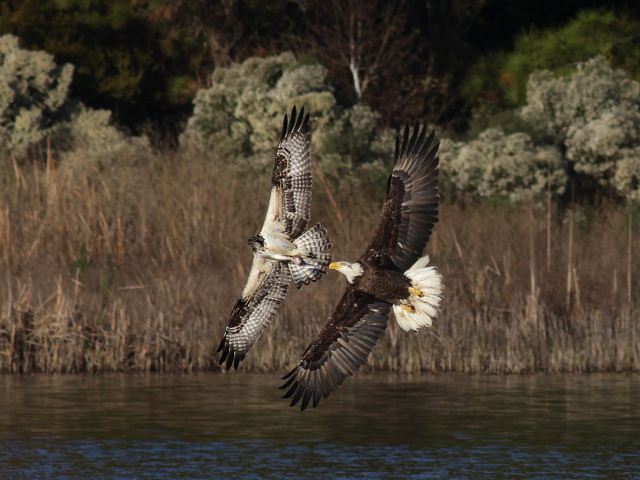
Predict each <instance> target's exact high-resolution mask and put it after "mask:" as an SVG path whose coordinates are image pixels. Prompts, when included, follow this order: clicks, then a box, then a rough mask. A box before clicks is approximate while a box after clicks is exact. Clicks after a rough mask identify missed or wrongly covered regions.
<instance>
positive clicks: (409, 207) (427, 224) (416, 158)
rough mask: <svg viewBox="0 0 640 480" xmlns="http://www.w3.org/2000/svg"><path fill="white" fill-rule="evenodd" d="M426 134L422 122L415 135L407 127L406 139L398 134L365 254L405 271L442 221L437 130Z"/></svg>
mask: <svg viewBox="0 0 640 480" xmlns="http://www.w3.org/2000/svg"><path fill="white" fill-rule="evenodd" d="M425 137H426V127H423V128H422V129H420V125H419V124H416V126H415V127H414V129H413V133H412V134H410V131H409V127H405V130H404V135H403V137H402V140H400V138H398V137H396V149H395V155H394V167H393V171H392V172H391V175H389V179H388V180H387V194H386V198H385V200H384V205H383V207H382V218H381V219H380V222H379V224H378V226H377V228H376V230H375V232H374V234H373V238H372V240H371V243H370V244H369V246H368V247H367V250H366V252H365V254H364V257H365V258H369V259H372V258H375V257H377V258H378V259H379V263H380V265H381V266H386V267H387V268H388V267H389V262H391V263H392V264H393V265H395V266H396V267H397V268H398V269H399V270H400V271H402V272H404V271H406V270H407V269H408V268H409V267H410V266H411V265H413V263H414V262H415V261H416V260H417V259H418V258H420V257H421V256H422V251H423V250H424V247H425V245H426V244H427V241H428V240H429V236H430V235H431V231H432V230H433V226H434V225H435V224H436V222H437V221H438V205H439V203H440V194H439V191H438V162H439V158H438V147H439V143H438V140H437V139H436V137H435V133H431V135H429V137H427V138H425Z"/></svg>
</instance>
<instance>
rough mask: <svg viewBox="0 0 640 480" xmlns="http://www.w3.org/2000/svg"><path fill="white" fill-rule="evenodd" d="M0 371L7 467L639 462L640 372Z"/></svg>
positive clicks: (573, 469) (315, 473) (635, 469)
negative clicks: (292, 390) (289, 398)
mask: <svg viewBox="0 0 640 480" xmlns="http://www.w3.org/2000/svg"><path fill="white" fill-rule="evenodd" d="M277 385H278V380H277V377H276V376H275V375H263V376H258V375H244V374H237V373H234V374H219V375H215V374H206V375H205V374H203V375H191V376H181V375H149V376H138V375H108V376H98V377H88V376H87V377H82V376H54V377H49V376H33V377H19V376H5V377H0V479H5V478H6V479H29V480H31V479H40V478H42V479H44V478H47V479H49V478H56V479H58V478H60V479H67V478H68V479H97V478H114V479H120V478H122V479H134V478H135V479H177V478H189V479H200V478H202V479H204V478H255V479H261V478H276V479H283V478H303V479H304V478H309V479H312V478H313V479H315V478H345V479H346V478H358V479H376V478H379V479H387V478H403V479H404V478H409V479H411V478H415V479H418V478H420V479H422V478H541V479H542V478H545V479H547V478H640V377H639V376H637V375H583V376H548V375H540V376H531V377H515V376H513V377H500V376H463V375H460V376H458V375H442V376H413V377H402V376H377V375H376V376H366V375H358V376H356V377H355V378H353V379H350V380H349V381H348V383H347V384H345V385H344V386H343V387H341V388H340V389H339V391H338V393H337V394H335V395H334V396H332V397H331V398H329V399H328V400H324V401H323V402H321V403H320V407H319V408H317V409H315V410H313V409H308V410H306V411H305V412H300V411H299V410H294V409H291V408H288V404H287V403H286V401H284V400H281V399H280V394H281V393H282V392H280V391H279V390H277V389H275V388H274V387H275V386H277Z"/></svg>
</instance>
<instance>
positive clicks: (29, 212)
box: [0, 155, 640, 373]
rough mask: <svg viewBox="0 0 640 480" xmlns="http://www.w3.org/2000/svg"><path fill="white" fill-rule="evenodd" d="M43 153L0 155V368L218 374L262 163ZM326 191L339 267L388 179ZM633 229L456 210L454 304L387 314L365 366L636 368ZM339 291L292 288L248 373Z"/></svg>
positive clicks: (434, 252) (278, 357)
mask: <svg viewBox="0 0 640 480" xmlns="http://www.w3.org/2000/svg"><path fill="white" fill-rule="evenodd" d="M49 160H50V161H49V162H46V165H47V166H46V167H42V171H41V167H38V166H37V164H27V165H18V164H17V163H16V162H14V161H9V160H7V161H5V159H0V175H1V176H0V371H5V372H104V371H193V370H207V369H216V368H217V366H216V358H215V353H214V352H215V347H216V346H217V342H218V341H219V338H220V335H221V333H222V330H223V328H224V326H225V325H226V321H227V318H228V314H229V312H230V310H231V307H232V306H233V303H234V302H235V300H236V298H237V296H238V294H239V292H240V290H241V289H242V286H243V284H244V281H245V279H246V275H247V270H248V268H249V265H250V258H251V252H250V249H249V248H248V246H247V244H246V238H247V237H248V236H249V235H252V234H254V233H255V232H256V231H257V230H258V229H259V228H260V226H261V222H262V216H263V214H264V211H265V206H266V202H267V196H268V178H269V174H268V172H266V171H265V172H263V173H262V174H259V175H258V174H256V173H255V172H249V171H242V170H241V169H233V168H230V167H225V166H221V165H220V163H218V162H214V161H204V160H195V159H190V158H186V157H181V156H172V155H162V156H159V158H155V159H139V160H138V161H132V162H130V163H129V164H127V165H120V166H118V167H117V168H115V167H114V168H112V169H110V170H108V171H106V172H93V173H90V174H87V173H79V172H74V171H70V170H69V171H64V170H59V171H56V169H55V162H53V161H51V158H50V159H49ZM3 162H4V163H3ZM2 165H5V166H6V167H2ZM3 168H4V169H3ZM323 180H325V179H323ZM316 187H317V188H316V190H315V194H316V198H315V201H314V202H315V203H314V206H313V213H314V218H313V220H314V221H320V222H322V223H323V224H325V225H326V226H327V227H328V229H329V231H330V232H331V233H332V236H333V240H334V245H335V247H334V249H333V253H334V256H335V258H336V259H353V258H354V257H356V256H357V255H358V254H359V253H360V251H361V250H362V249H363V248H364V246H365V245H366V242H367V241H368V238H369V235H370V234H371V232H372V228H373V226H374V224H375V222H376V221H377V218H378V214H379V209H380V202H381V199H382V194H383V192H382V190H383V185H380V187H379V189H378V190H379V194H378V195H377V196H376V197H375V198H371V197H370V196H369V195H367V196H366V198H363V197H361V195H360V192H362V191H371V189H370V188H369V189H363V188H359V186H358V184H357V181H356V180H352V181H345V182H343V183H342V184H341V185H339V186H337V187H336V186H334V185H329V184H328V183H327V181H326V180H325V181H323V182H322V183H321V184H320V183H319V184H317V185H316ZM635 225H638V222H637V221H636V222H635ZM630 227H631V222H630V217H629V218H627V215H626V213H625V210H624V208H623V207H618V206H602V207H597V208H596V207H590V208H580V207H574V208H572V209H570V210H568V211H560V210H558V209H557V208H555V207H554V206H553V205H551V203H549V202H547V203H546V204H545V205H540V206H538V205H507V204H495V203H492V202H489V201H487V202H481V203H473V204H464V203H463V202H459V203H457V204H454V205H450V204H446V203H445V204H444V205H443V207H442V210H441V221H440V223H439V224H438V226H437V228H436V233H435V235H434V236H433V238H432V241H431V242H430V245H429V247H428V252H429V253H430V254H431V257H432V261H433V262H434V263H435V264H437V265H438V267H439V268H440V269H441V271H442V272H443V274H444V276H445V281H446V298H445V302H444V305H443V308H442V312H441V314H440V316H439V318H438V320H437V321H436V323H435V326H434V328H433V329H431V330H430V331H427V332H425V333H424V334H422V335H415V334H413V335H412V334H406V333H404V332H402V331H400V330H399V329H398V328H397V327H396V325H395V322H393V321H392V322H391V323H390V328H389V329H388V331H387V333H386V335H385V337H384V339H383V340H382V341H381V342H380V344H379V345H378V347H377V348H376V350H375V351H374V353H373V355H372V356H371V358H370V361H369V368H370V369H378V370H388V371H397V372H425V371H429V372H440V371H455V372H504V373H506V372H519V373H521V372H536V371H548V372H591V371H638V370H640V327H639V324H640V323H639V322H640V309H639V308H638V305H637V303H636V301H635V299H634V296H633V295H631V292H632V291H633V288H634V285H635V288H637V282H638V277H637V276H636V277H635V278H633V272H638V270H639V267H640V264H639V260H638V259H639V258H640V256H638V255H635V256H633V255H632V253H631V252H632V250H633V249H634V248H635V249H636V250H637V237H638V236H637V233H636V234H634V232H632V231H631V230H628V228H630ZM634 241H635V242H636V245H634V243H633V242H634ZM536 251H539V252H545V261H544V262H538V260H537V257H536ZM539 263H540V264H539ZM619 276H622V278H621V279H618V277H619ZM625 277H626V278H625ZM633 282H636V283H635V284H634V283H633ZM344 284H345V283H344V279H343V278H341V277H339V276H338V275H337V274H335V273H329V274H328V275H327V277H326V278H325V279H324V280H323V281H321V282H320V283H319V284H316V285H313V286H310V287H305V288H303V289H302V290H300V291H295V289H293V291H292V292H291V293H290V294H289V297H288V299H287V301H286V304H285V306H284V308H283V309H282V311H281V313H280V314H279V316H278V317H277V319H276V320H275V321H274V322H273V324H272V325H271V326H270V327H269V328H268V329H267V331H266V332H265V334H264V335H263V337H262V338H261V340H260V342H259V344H258V345H257V346H256V347H255V350H254V351H252V352H251V353H250V354H249V355H248V357H247V359H246V361H245V362H244V363H243V365H242V368H243V369H245V370H253V371H271V370H278V371H284V370H285V369H287V368H290V367H291V366H292V365H294V363H295V362H296V361H297V359H298V358H299V356H300V354H301V353H302V352H303V350H304V348H305V347H306V345H307V344H308V343H309V342H310V341H311V339H312V337H313V336H314V334H316V333H317V331H318V329H319V328H320V327H321V325H322V324H323V323H324V322H325V320H326V318H327V316H328V315H329V314H330V312H331V311H332V309H333V307H334V305H335V304H336V303H337V301H338V299H339V297H340V295H341V292H342V289H343V288H344ZM622 285H624V286H623V287H621V286H622ZM625 287H626V288H625Z"/></svg>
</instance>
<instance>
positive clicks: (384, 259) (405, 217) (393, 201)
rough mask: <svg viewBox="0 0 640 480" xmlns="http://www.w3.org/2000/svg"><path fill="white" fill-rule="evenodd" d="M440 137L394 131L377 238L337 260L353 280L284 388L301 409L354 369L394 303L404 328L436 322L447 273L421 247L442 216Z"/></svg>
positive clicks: (421, 131) (325, 394)
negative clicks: (354, 256)
mask: <svg viewBox="0 0 640 480" xmlns="http://www.w3.org/2000/svg"><path fill="white" fill-rule="evenodd" d="M438 147H439V144H438V141H437V140H436V138H435V134H434V133H431V135H430V136H428V137H426V128H424V127H423V128H422V129H420V125H418V124H416V126H415V128H414V129H413V132H412V133H411V132H410V130H409V128H408V127H406V128H405V130H404V135H403V137H402V139H400V138H396V147H395V156H394V167H393V171H392V172H391V175H390V176H389V178H388V181H387V193H386V198H385V200H384V204H383V207H382V218H381V219H380V221H379V224H378V227H377V228H376V230H375V232H374V234H373V238H372V239H371V242H370V243H369V246H368V247H367V249H366V250H365V252H364V254H363V255H362V256H361V257H360V259H358V260H357V261H356V262H353V263H350V262H334V263H331V264H330V265H329V268H331V269H335V270H337V271H339V272H341V273H343V274H344V275H345V276H346V277H347V282H348V286H347V289H346V291H345V293H344V295H343V296H342V299H341V300H340V302H339V303H338V306H337V307H336V309H335V311H334V312H333V314H332V315H331V317H330V318H329V321H328V323H327V324H326V325H325V326H324V328H323V329H322V330H321V331H320V333H319V334H318V336H317V338H316V339H315V340H314V341H313V342H312V343H311V345H309V347H308V348H307V350H306V351H305V353H304V355H303V356H302V360H301V361H300V362H299V363H298V365H296V367H295V368H294V369H293V370H291V371H290V372H289V373H288V374H287V375H285V376H284V377H282V378H283V380H286V382H285V383H284V385H282V386H281V387H280V388H282V389H284V390H287V391H286V393H285V395H284V398H289V397H293V398H292V399H291V406H294V405H295V404H296V403H298V401H300V400H302V402H301V409H302V410H304V409H305V408H306V407H307V406H308V404H309V402H310V401H312V400H313V406H314V407H315V406H317V405H318V403H319V402H320V399H321V398H322V397H325V398H326V397H328V396H329V394H330V393H331V392H332V391H333V390H334V389H335V388H337V387H338V386H339V385H340V384H342V382H343V381H344V380H345V378H347V377H348V376H350V375H353V374H354V373H355V372H356V370H358V368H360V367H361V366H362V365H363V364H364V363H365V362H366V360H367V357H368V356H369V353H370V352H371V350H372V349H373V347H374V346H375V344H376V343H377V342H378V340H379V339H380V337H381V336H382V334H383V333H384V331H385V329H386V327H387V321H388V320H387V319H388V313H389V310H390V309H393V311H394V313H395V317H396V320H397V322H398V325H399V326H400V328H402V329H403V330H405V331H408V330H414V331H417V330H419V329H421V328H423V327H427V326H430V325H431V322H432V321H433V319H434V317H435V316H436V314H437V310H438V307H439V305H440V301H441V294H442V289H443V286H442V279H441V276H440V274H439V273H438V271H437V270H436V269H435V267H429V266H427V265H428V263H429V258H428V257H426V256H425V257H422V251H423V249H424V247H425V245H426V243H427V241H428V240H429V236H430V234H431V231H432V229H433V226H434V225H435V223H436V222H437V221H438V205H439V202H440V197H439V193H438Z"/></svg>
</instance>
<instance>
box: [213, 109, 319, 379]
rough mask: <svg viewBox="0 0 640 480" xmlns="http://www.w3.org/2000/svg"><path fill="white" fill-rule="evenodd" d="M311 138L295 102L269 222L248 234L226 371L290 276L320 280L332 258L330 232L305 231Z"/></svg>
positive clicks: (225, 346) (225, 351)
mask: <svg viewBox="0 0 640 480" xmlns="http://www.w3.org/2000/svg"><path fill="white" fill-rule="evenodd" d="M310 136H311V133H310V129H309V115H308V114H307V115H305V113H304V107H303V108H301V109H300V112H299V113H297V112H296V107H295V106H294V107H293V109H292V110H291V116H290V117H287V115H286V114H285V116H284V121H283V123H282V133H281V135H280V143H279V144H278V148H277V150H276V159H275V165H274V167H273V173H272V174H271V196H270V198H269V207H268V209H267V215H266V219H265V221H264V225H263V226H262V229H261V230H260V233H258V234H257V235H255V236H252V237H251V238H249V245H251V248H252V249H253V263H252V265H251V272H250V273H249V278H248V279H247V284H246V286H245V288H244V290H243V291H242V295H241V297H240V299H239V300H238V301H237V302H236V304H235V306H234V307H233V310H232V312H231V319H230V320H229V324H228V325H227V328H226V329H225V332H224V336H223V338H222V340H221V342H220V346H219V347H218V352H222V355H221V356H220V362H219V363H220V364H221V365H222V364H223V363H224V364H225V365H226V368H227V369H229V368H231V366H233V367H234V368H238V364H239V363H240V362H241V361H242V360H243V359H244V357H245V355H246V354H247V352H248V351H249V349H250V348H251V347H252V346H253V344H254V343H255V342H256V341H257V340H258V338H259V337H260V335H261V334H262V332H263V330H264V329H265V327H266V326H267V324H268V323H269V321H270V320H271V319H272V318H273V317H274V315H275V314H276V312H277V311H278V308H279V307H280V304H281V303H282V301H283V300H284V298H285V296H286V295H287V290H288V289H289V283H290V282H291V280H293V282H294V283H295V284H296V287H298V288H300V287H301V286H302V285H303V284H307V285H308V284H309V282H315V281H316V280H318V279H320V278H321V277H322V275H323V274H325V273H326V272H327V266H328V265H329V263H330V262H331V255H330V254H329V249H330V248H331V242H330V240H329V237H328V235H327V232H326V230H325V229H324V228H322V227H321V226H320V225H315V226H313V227H312V228H311V229H309V230H307V231H306V232H304V233H303V231H304V229H305V227H306V225H307V222H308V221H309V216H310V213H311V193H312V177H311V155H310V152H309V144H310Z"/></svg>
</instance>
